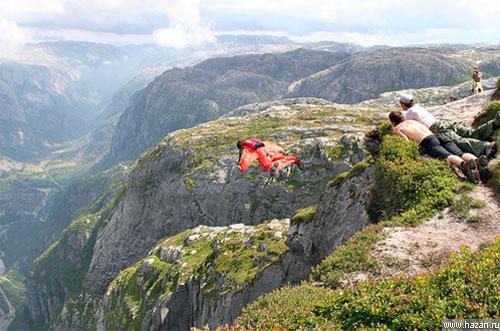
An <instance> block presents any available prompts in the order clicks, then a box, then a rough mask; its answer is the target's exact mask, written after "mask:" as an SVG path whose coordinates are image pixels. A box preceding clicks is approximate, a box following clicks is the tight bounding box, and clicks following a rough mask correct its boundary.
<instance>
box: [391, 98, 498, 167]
mask: <svg viewBox="0 0 500 331" xmlns="http://www.w3.org/2000/svg"><path fill="white" fill-rule="evenodd" d="M399 103H400V105H401V108H402V109H403V110H405V111H406V112H405V114H404V116H405V118H406V119H408V120H415V121H418V122H420V123H422V124H424V125H425V126H426V127H427V128H428V129H430V130H431V131H432V133H434V134H435V135H436V136H438V138H439V137H442V135H446V136H447V137H449V138H450V139H451V140H452V141H453V142H454V143H455V144H457V146H458V147H459V148H460V149H461V150H463V151H465V152H468V153H471V154H474V155H475V156H480V155H486V157H487V158H491V157H493V156H494V155H495V153H496V149H497V146H496V143H495V142H490V141H488V139H491V136H492V134H493V132H494V131H495V130H496V129H498V128H500V115H499V114H497V117H496V118H495V119H494V120H491V121H489V122H487V123H485V124H483V125H481V126H479V127H477V128H472V127H470V126H467V125H464V124H462V123H460V122H440V121H438V120H437V119H436V118H435V117H434V116H433V115H432V114H431V113H429V112H428V111H427V110H426V109H425V108H423V107H422V106H420V105H418V104H415V100H414V98H413V96H412V95H410V94H403V95H401V96H400V98H399Z"/></svg>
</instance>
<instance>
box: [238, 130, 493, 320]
mask: <svg viewBox="0 0 500 331" xmlns="http://www.w3.org/2000/svg"><path fill="white" fill-rule="evenodd" d="M388 131H389V130H388V127H382V129H381V132H382V133H383V134H382V135H383V136H384V137H383V142H382V148H381V151H380V155H379V157H378V158H377V159H376V161H375V167H376V168H375V169H376V170H375V173H376V185H375V194H374V199H373V201H372V204H371V206H370V210H371V212H372V214H373V215H374V216H375V217H380V218H381V219H382V222H380V223H379V224H376V225H372V226H369V227H367V228H366V229H364V230H363V231H360V232H358V233H357V234H355V235H354V236H353V237H352V238H351V239H350V240H348V241H347V243H346V244H344V245H343V246H341V247H340V248H338V249H337V250H336V251H335V252H334V253H333V254H332V255H331V256H329V257H327V258H325V259H324V261H323V262H322V263H321V264H320V265H318V266H317V267H316V268H315V269H314V270H313V274H312V276H311V282H310V283H305V284H303V285H302V286H299V287H287V288H284V289H282V290H278V291H275V292H273V293H272V294H269V295H267V296H264V297H261V298H260V299H259V300H257V302H256V303H254V304H252V305H250V306H248V307H247V308H245V310H244V314H243V315H242V316H241V317H240V318H239V319H238V320H237V323H240V324H243V325H245V326H252V327H255V326H258V325H265V326H267V327H269V326H279V325H281V326H286V327H290V328H292V329H294V328H299V327H319V326H327V327H336V328H354V327H361V326H372V327H380V326H383V327H389V328H395V329H408V328H419V327H421V326H422V325H426V327H429V328H435V327H440V325H441V324H440V323H441V318H444V317H447V318H453V317H460V318H464V317H470V318H472V317H483V318H485V317H492V316H494V314H495V313H494V312H497V311H498V294H499V292H498V285H497V283H498V281H497V280H498V279H497V277H498V274H497V272H496V271H497V267H498V266H497V265H496V263H497V262H495V260H494V259H495V258H496V261H498V257H499V249H500V241H497V242H496V243H495V244H493V245H492V246H491V247H490V248H488V249H487V250H485V251H482V252H481V253H478V254H477V255H478V256H473V255H472V254H471V253H469V252H467V251H463V252H462V253H461V255H459V257H456V258H454V259H452V262H450V265H448V266H447V267H446V268H445V269H443V270H441V271H438V272H435V273H433V274H429V275H426V276H422V277H417V278H395V279H388V280H382V281H375V282H373V281H367V282H361V283H360V285H359V286H358V287H352V288H347V289H344V290H342V289H337V290H335V289H336V288H338V287H339V286H341V287H342V286H343V284H344V281H345V280H347V279H348V278H349V277H350V276H351V275H354V274H356V273H359V272H370V273H371V274H372V275H376V274H377V272H378V270H379V269H380V264H381V263H391V261H377V260H375V259H374V258H373V257H371V256H370V254H369V252H370V251H371V249H372V248H373V247H374V245H375V244H376V243H377V242H378V241H380V240H381V239H382V238H383V236H384V235H383V231H382V229H383V228H384V227H386V226H394V225H404V226H415V225H418V224H421V223H422V222H423V221H425V220H427V219H428V218H429V217H431V216H432V215H434V214H435V213H436V211H437V210H440V209H442V208H443V207H446V206H450V205H451V206H452V207H453V208H455V209H457V210H460V209H463V208H464V206H463V205H464V203H463V202H464V199H463V196H464V194H463V193H462V194H461V195H460V197H461V198H459V199H457V200H456V201H455V196H456V194H457V193H459V192H464V191H466V190H467V189H470V188H471V186H470V185H468V184H467V183H462V182H460V181H459V180H458V179H457V177H456V176H455V174H453V173H452V172H451V170H450V169H449V168H448V167H447V166H446V165H445V164H444V163H442V162H439V161H436V160H430V159H422V158H420V157H419V154H418V147H417V146H416V145H415V144H413V143H409V142H405V141H403V140H401V139H397V138H396V137H394V136H392V135H389V134H387V133H388ZM335 182H337V183H335ZM332 184H334V185H341V184H342V181H340V182H339V181H334V182H333V183H332ZM473 202H474V201H472V202H471V203H473ZM459 205H460V206H459ZM468 205H470V207H473V206H472V204H468ZM465 207H466V206H465ZM453 208H452V209H453ZM302 213H303V212H299V213H298V214H299V215H300V214H302ZM474 259H479V260H480V263H479V264H478V266H477V268H476V267H473V268H467V269H464V271H463V272H462V273H461V272H460V270H458V269H457V267H456V266H457V265H461V266H463V265H465V263H467V262H470V261H472V260H474ZM492 259H493V260H492ZM492 261H493V262H492ZM476 272H477V273H479V275H480V277H479V279H480V281H473V282H471V276H473V275H475V273H476ZM448 275H451V276H450V277H448ZM440 279H444V283H442V284H441V283H438V282H437V280H440ZM318 282H319V283H318ZM318 284H322V285H323V286H326V287H316V286H315V285H318ZM457 284H466V288H465V289H461V290H454V288H455V287H457V286H458V285H457ZM483 287H484V288H487V287H488V288H490V289H491V290H490V291H488V292H487V293H481V296H479V297H474V296H475V295H476V294H474V293H478V294H477V295H479V293H480V292H481V291H482V289H483ZM304 295H307V296H308V298H309V299H308V300H307V302H306V301H303V300H302V296H304ZM470 295H472V297H471V296H470ZM429 297H436V298H439V300H437V301H436V302H435V303H434V304H429V300H428V298H429ZM283 298H286V300H285V299H283ZM288 303H290V304H288ZM297 305H299V306H297ZM424 322H425V323H427V324H424Z"/></svg>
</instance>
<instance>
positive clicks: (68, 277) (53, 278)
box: [29, 169, 125, 329]
mask: <svg viewBox="0 0 500 331" xmlns="http://www.w3.org/2000/svg"><path fill="white" fill-rule="evenodd" d="M121 171H123V170H116V169H112V170H110V171H108V172H107V173H100V174H98V175H97V176H91V177H89V178H87V179H86V180H85V181H83V182H82V184H81V187H86V186H87V185H89V187H92V182H93V181H95V180H103V179H106V176H110V178H112V180H111V183H110V184H109V185H107V186H106V189H105V190H104V191H103V192H102V193H101V194H100V195H99V196H98V197H97V198H96V199H95V200H94V201H92V202H91V203H90V204H89V205H87V206H85V207H83V208H81V209H79V210H77V211H76V212H75V213H74V216H75V218H74V220H73V221H72V222H71V224H70V225H69V226H68V227H67V228H66V229H65V230H64V231H63V232H62V234H61V237H60V239H59V240H57V241H56V242H54V243H53V244H52V245H51V246H50V247H49V248H48V249H47V250H45V252H43V254H41V255H40V256H39V257H38V258H36V259H35V260H34V261H33V268H32V271H31V272H30V273H29V281H30V283H31V284H33V285H35V286H39V287H43V288H44V291H45V293H49V295H50V296H51V300H52V304H53V305H54V308H53V311H52V312H53V316H51V317H55V316H57V315H58V313H59V312H60V309H61V308H62V305H63V304H64V303H65V302H66V301H67V300H70V299H71V298H72V297H73V296H75V295H77V294H79V293H80V291H81V288H82V285H83V281H84V277H85V273H86V272H87V270H88V267H89V265H90V261H91V258H92V253H93V249H94V244H95V241H96V237H97V231H98V230H99V229H100V228H101V227H102V226H104V225H105V224H106V223H107V221H108V220H109V218H110V217H111V215H112V212H113V210H114V209H115V208H116V206H117V205H118V202H119V201H120V200H121V199H122V198H123V196H124V194H125V187H124V186H125V183H124V181H123V180H121V174H122V172H121ZM81 187H80V188H81ZM32 322H33V325H35V326H36V328H41V329H44V328H46V327H47V326H48V323H49V322H50V321H45V320H35V321H32Z"/></svg>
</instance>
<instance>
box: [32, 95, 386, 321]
mask: <svg viewBox="0 0 500 331" xmlns="http://www.w3.org/2000/svg"><path fill="white" fill-rule="evenodd" d="M245 109H246V110H245V111H246V112H247V115H245V116H238V117H235V116H233V117H231V116H230V117H226V118H223V119H220V120H218V121H214V122H210V123H207V124H203V125H200V126H198V127H195V128H193V129H186V130H178V131H176V132H174V133H172V134H170V135H168V136H167V137H165V139H164V140H163V141H162V142H161V143H160V144H158V145H157V146H155V147H154V148H152V149H151V150H149V151H148V152H147V153H145V154H144V155H143V156H142V157H141V158H140V159H139V160H138V161H137V162H136V163H135V165H134V169H133V170H132V172H131V174H130V177H129V178H128V184H127V186H126V188H125V190H124V193H123V195H122V196H121V197H120V202H119V203H117V204H116V206H115V207H114V209H113V210H114V211H113V213H112V216H111V217H110V219H109V221H106V222H105V223H101V224H103V226H101V227H99V229H98V230H96V231H95V235H96V240H95V245H94V246H93V248H92V255H91V259H88V261H89V267H88V271H87V273H86V275H85V278H84V279H82V281H83V287H82V291H84V292H86V293H88V295H87V296H85V297H81V296H80V297H79V296H76V297H75V295H76V292H75V291H71V290H68V288H71V285H70V284H68V280H65V279H64V278H62V277H60V276H58V277H56V278H55V279H54V280H53V281H39V280H40V279H42V278H40V276H42V275H44V274H46V275H49V274H50V272H49V271H48V270H47V269H46V268H44V267H43V266H44V265H47V262H44V261H48V258H49V257H50V256H54V255H55V256H58V255H59V254H56V252H57V247H59V246H60V247H63V246H64V247H65V249H68V246H67V245H63V246H61V245H62V243H64V242H68V240H69V239H70V238H71V237H68V235H69V234H70V233H71V231H70V230H68V231H67V234H66V235H65V237H63V238H62V239H61V240H60V241H59V243H58V244H57V245H56V246H55V247H54V248H52V249H51V251H50V252H48V254H46V255H45V256H44V257H41V258H40V259H39V261H40V262H37V265H38V266H37V267H36V268H35V274H34V276H35V278H33V283H32V285H31V286H29V287H28V289H29V290H28V293H29V295H28V297H29V298H30V299H29V300H30V302H31V304H30V307H31V308H30V309H31V314H32V316H33V318H34V319H35V320H37V319H40V318H42V320H45V322H44V323H46V322H48V321H50V320H52V321H54V318H55V315H56V314H57V313H58V312H59V311H61V308H62V307H61V305H60V303H61V302H64V301H65V300H66V301H67V300H68V299H70V301H67V304H65V305H64V308H62V311H61V314H63V315H60V317H59V318H57V319H56V320H57V321H59V322H58V323H59V324H58V325H60V326H61V327H64V325H66V326H68V325H79V324H78V323H81V321H80V320H79V319H78V318H76V317H74V316H80V317H81V316H87V317H88V316H94V318H93V319H92V321H94V322H95V323H105V320H103V318H104V317H103V316H105V315H102V314H103V313H104V312H105V311H106V309H108V310H109V309H111V310H112V309H116V308H119V309H120V310H121V311H122V314H125V313H127V314H129V313H131V311H128V310H125V306H123V304H124V303H123V298H124V297H123V294H120V293H123V291H124V289H123V287H126V286H127V285H126V284H127V282H125V283H123V282H120V281H118V279H120V271H121V270H123V269H125V268H127V267H129V266H130V265H133V264H135V263H137V261H140V260H141V259H146V260H147V259H148V257H147V255H148V252H149V254H152V255H155V254H156V253H151V249H152V247H154V245H155V244H156V243H157V242H158V240H170V239H162V238H165V237H168V236H172V235H175V234H176V233H180V232H182V231H185V230H186V229H189V228H195V227H197V226H198V225H200V224H203V225H206V226H229V225H230V224H234V223H244V224H246V225H245V226H244V227H243V228H246V226H247V225H258V224H260V223H262V222H263V221H265V220H268V219H273V218H280V219H281V218H286V217H291V216H293V214H294V212H295V211H296V210H297V209H300V208H305V207H308V206H312V205H315V204H317V203H318V198H319V196H320V195H321V192H323V191H324V190H325V189H326V190H327V191H326V192H327V193H325V198H324V199H325V201H331V204H332V206H330V207H329V208H331V209H329V210H328V211H325V212H324V213H325V215H329V216H325V218H327V217H335V216H334V213H335V212H334V211H335V210H337V209H339V210H340V209H342V210H344V212H340V211H339V212H340V213H344V214H349V215H351V216H349V217H345V218H344V217H343V216H342V219H344V220H345V221H344V220H341V219H340V218H339V223H338V226H335V227H333V228H332V229H336V230H334V231H336V232H337V234H333V233H332V236H334V237H336V238H337V239H336V240H337V243H336V244H338V243H341V242H342V241H343V240H345V239H346V238H348V237H349V236H350V234H352V233H353V232H354V231H356V230H357V229H359V228H361V227H363V226H364V225H365V224H366V223H367V222H368V218H367V216H366V212H364V211H363V210H364V207H363V206H364V203H365V202H366V199H367V197H368V196H367V194H366V192H367V187H368V186H369V183H368V182H366V181H365V180H362V181H361V182H356V183H358V184H355V182H353V183H351V184H349V185H346V186H342V187H343V189H342V190H343V191H342V192H340V190H341V189H340V188H338V187H337V188H335V187H334V186H332V188H328V183H329V182H330V181H332V180H333V179H334V178H336V177H337V176H338V175H339V174H341V173H343V172H346V171H348V170H349V169H351V167H352V166H353V165H354V164H357V163H359V162H360V161H362V160H363V159H364V158H365V157H366V151H365V147H364V143H363V137H364V130H365V129H366V127H367V124H368V123H374V122H376V121H378V119H379V118H380V117H381V116H383V115H382V114H383V110H379V111H377V110H375V109H368V108H362V107H360V108H358V107H351V106H342V105H336V104H332V103H329V102H326V101H323V100H318V99H296V100H293V99H292V100H284V101H281V102H276V103H269V104H266V105H259V104H257V105H249V106H246V107H245ZM238 111H241V110H238ZM250 135H256V136H259V137H261V138H264V139H273V140H276V141H278V142H280V143H281V144H282V145H283V146H284V147H285V148H287V149H288V150H289V151H291V152H293V153H294V154H297V155H299V156H300V157H301V159H302V160H303V161H304V163H305V166H306V170H305V171H304V172H303V173H302V172H296V173H294V174H292V177H291V178H288V179H287V180H285V179H284V178H277V179H276V180H275V181H272V182H269V183H268V180H269V178H268V177H267V176H266V175H265V174H263V173H261V170H260V169H258V168H251V169H249V171H248V173H246V174H244V175H243V174H241V173H240V172H239V170H238V169H237V167H236V160H237V149H236V148H235V141H237V139H238V138H241V137H247V136H250ZM352 180H355V181H358V180H359V179H352ZM361 183H362V184H361ZM356 185H360V186H359V189H361V190H362V191H363V192H364V193H362V192H358V193H355V192H354V191H359V189H356ZM353 190H354V191H353ZM344 193H346V194H344ZM330 194H331V196H330ZM352 194H354V195H355V196H356V197H359V204H357V203H355V204H352V203H351V202H350V201H351V200H350V199H351V197H352ZM214 197H217V198H214ZM335 201H336V202H335ZM179 206H183V207H182V208H179ZM325 208H326V207H325ZM327 209H328V208H327ZM319 210H321V212H323V207H322V208H320V209H319ZM339 215H340V214H339ZM299 218H300V217H296V218H294V219H293V220H292V224H293V225H292V227H291V228H293V229H297V226H298V223H295V221H296V220H298V219H299ZM354 219H356V223H355V224H348V223H349V222H350V220H354ZM306 223H307V222H304V224H306ZM77 224H78V223H77ZM300 229H302V228H300ZM197 231H199V230H197ZM207 231H208V230H207ZM210 231H212V230H210ZM213 231H216V230H213ZM297 231H299V232H300V231H302V232H304V231H303V230H297ZM281 232H282V241H283V243H284V241H285V237H286V234H285V232H286V229H282V231H281ZM305 232H307V233H308V234H307V235H308V236H309V237H311V238H312V237H314V236H317V235H318V234H317V233H316V234H315V233H313V232H314V231H311V230H310V229H308V230H305ZM84 237H85V238H87V236H84ZM65 238H66V239H65ZM310 240H312V239H310ZM76 242H83V244H82V245H79V244H78V243H75V245H76V246H75V247H76V248H75V249H76V252H75V253H71V254H70V253H67V254H66V253H65V254H64V255H59V258H62V260H60V262H58V263H59V264H67V263H68V262H69V265H71V266H72V268H75V270H80V269H78V268H79V267H78V266H77V265H74V264H72V263H73V262H71V261H74V260H75V259H76V261H78V258H75V256H81V255H82V253H79V249H78V248H77V246H80V247H83V246H85V245H86V244H85V243H86V242H87V241H86V240H84V241H81V240H76ZM336 244H335V245H336ZM304 245H305V244H304ZM286 247H288V246H286ZM330 247H334V245H332V246H330ZM261 249H262V248H261ZM71 250H73V249H71ZM285 250H286V251H288V248H286V249H285ZM190 251H192V250H190ZM292 251H293V252H298V251H299V250H298V249H297V247H294V249H293V250H291V251H290V252H292ZM329 251H330V248H327V247H323V248H321V253H318V252H316V251H314V252H311V251H309V252H308V253H307V254H309V255H308V256H310V255H311V254H313V255H316V256H318V258H320V255H317V254H326V252H329ZM68 254H70V255H68ZM193 254H194V253H193ZM245 254H246V253H245ZM294 254H295V253H294ZM301 254H302V255H300V254H299V255H297V256H292V255H291V253H286V254H284V255H283V259H280V261H284V262H283V263H286V264H283V263H282V262H279V263H278V264H276V266H275V267H273V268H277V269H276V270H283V271H282V272H281V274H282V275H283V277H281V276H280V277H277V278H276V281H274V282H272V283H271V284H273V285H272V286H271V285H269V286H271V287H266V286H267V285H266V286H264V285H259V286H256V285H255V284H254V281H253V280H252V281H248V282H246V285H245V286H246V287H245V288H247V287H248V288H249V289H248V293H247V291H246V290H245V291H243V292H241V294H238V293H239V292H240V290H235V291H233V292H230V293H229V294H228V296H222V297H220V298H219V299H218V300H222V301H215V302H216V303H217V304H213V306H210V305H209V306H210V307H212V308H210V309H215V310H210V309H209V308H207V307H205V305H204V304H203V302H205V301H206V300H205V299H203V300H205V301H203V300H202V301H199V300H198V299H196V300H195V299H194V298H192V297H188V298H186V297H185V295H181V294H179V296H173V297H172V299H171V300H174V299H175V298H181V297H182V298H183V299H182V300H181V299H178V300H181V301H182V302H183V304H186V305H188V306H187V307H191V308H190V309H191V310H190V311H191V313H189V314H190V315H189V316H190V317H189V318H188V320H185V319H183V320H182V321H181V320H178V321H177V322H175V321H174V320H171V319H172V318H174V317H169V318H167V319H165V316H163V320H162V319H161V318H160V319H158V318H157V317H155V318H152V319H151V320H149V322H148V321H145V322H144V323H146V324H145V325H153V324H148V323H159V324H157V325H169V324H168V323H174V324H171V325H177V326H180V325H187V324H189V323H196V324H197V325H200V326H201V325H203V324H204V323H210V324H211V325H216V324H217V323H222V322H229V321H230V320H231V318H232V317H231V318H229V317H227V316H233V317H235V316H236V315H237V314H238V313H239V311H240V310H241V308H242V307H243V306H244V305H246V304H247V303H249V302H251V301H253V299H254V298H256V296H258V295H260V294H263V293H265V292H267V291H268V290H271V289H272V288H276V287H279V286H281V285H283V284H284V283H285V282H286V281H290V280H294V281H298V280H300V279H303V278H304V277H305V276H306V275H307V274H308V272H309V268H310V262H308V261H307V258H304V256H305V255H304V253H301ZM64 256H66V258H65V257H64ZM70 256H73V257H71V258H69V257H70ZM195 256H197V255H196V254H195ZM150 257H151V256H150ZM62 261H66V262H64V263H63V262H62ZM144 261H145V260H143V261H142V262H139V264H142V263H144ZM203 263H205V262H203ZM273 265H274V264H273ZM278 265H279V266H278ZM226 267H228V266H226ZM266 268H267V267H266ZM135 269H137V268H135ZM231 270H233V269H231ZM266 270H267V269H266ZM272 270H273V271H272V272H271V271H267V273H266V272H265V271H264V269H262V270H261V271H262V273H263V275H268V276H265V278H263V279H269V278H268V277H269V275H271V274H273V273H274V272H275V271H276V270H275V269H272ZM228 272H229V271H228ZM276 272H277V271H276ZM260 273H261V272H260V271H259V273H258V274H259V275H260ZM82 274H83V273H82ZM37 275H39V276H37ZM129 276H132V275H129ZM174 276H175V274H172V277H174ZM44 277H45V276H44ZM117 277H118V278H117ZM141 277H142V276H141ZM218 277H219V276H218ZM38 278H40V279H38ZM37 279H38V280H37ZM135 279H136V278H133V281H134V282H135ZM255 282H257V284H261V283H262V282H263V281H262V280H261V278H260V276H259V277H256V278H255ZM259 282H261V283H259ZM265 283H267V280H266V281H264V284H265ZM37 284H38V285H37ZM49 284H52V285H50V287H49ZM111 284H114V285H111ZM148 284H149V283H148ZM148 284H146V285H147V286H150V285H151V284H149V285H148ZM252 284H254V285H252ZM146 285H145V286H146ZM54 286H55V287H54ZM162 286H165V284H163V285H162ZM179 286H180V285H179ZM185 286H186V287H187V288H188V289H191V290H192V291H195V293H199V290H194V289H195V288H199V283H192V284H191V283H189V282H188V283H186V285H185ZM193 286H194V287H193ZM196 286H198V287H196ZM253 286H256V287H255V289H254V290H250V288H254V287H253ZM49 288H52V290H50V291H52V294H51V293H50V292H47V291H46V290H47V289H49ZM170 288H171V287H170ZM180 288H182V287H178V288H177V287H174V288H171V290H170V291H174V292H175V291H176V289H177V290H178V291H181V289H180ZM44 289H45V290H44ZM110 289H113V290H110ZM166 289H167V287H163V290H166ZM57 291H59V292H57ZM196 291H198V292H196ZM252 291H253V292H252ZM181 292H182V291H181ZM216 292H223V293H224V292H225V291H224V290H223V289H222V288H219V289H218V291H216ZM53 293H66V294H65V295H58V296H56V297H58V298H60V299H58V300H59V301H56V302H54V301H53V300H54V295H53ZM106 293H108V294H109V293H114V294H113V295H112V296H111V297H112V298H115V300H116V302H115V303H113V305H110V304H109V302H110V301H109V300H111V299H109V300H108V299H106V298H107V296H106ZM140 293H142V292H140ZM189 293H192V292H189ZM251 293H253V294H251ZM138 295H139V294H138ZM142 295H143V294H141V298H138V300H139V299H140V300H139V301H141V300H146V299H147V298H146V297H147V296H146V297H144V296H142ZM201 298H203V296H201ZM224 298H225V299H224ZM229 298H232V299H229ZM61 299H62V301H61ZM96 300H97V301H96ZM106 300H108V301H106ZM164 300H166V301H165V303H164V304H163V305H161V304H160V303H161V302H164ZM175 300H177V299H175ZM197 300H198V301H197ZM200 300H201V299H200ZM207 300H208V299H207ZM224 300H226V301H227V300H229V301H231V302H234V308H233V309H234V311H233V312H232V313H231V314H230V315H227V316H226V317H224V316H225V315H226V313H228V312H226V311H222V310H217V309H223V308H221V307H226V305H225V304H222V305H221V304H220V303H221V302H226V301H224ZM157 301H158V300H157V299H154V300H153V298H151V300H149V299H148V302H150V303H148V305H151V304H152V306H148V307H149V308H148V309H149V310H148V311H152V310H151V309H153V308H154V307H157V310H159V311H161V310H162V309H163V308H160V306H161V307H164V305H167V303H168V305H172V304H173V303H172V302H174V301H169V300H167V299H165V298H164V297H162V300H160V301H161V302H160V301H158V302H157ZM155 302H156V303H155ZM169 302H170V303H169ZM179 302H180V301H179ZM153 303H154V304H153ZM58 305H59V306H58ZM168 305H167V306H168ZM57 306H58V307H59V308H57V309H56V307H57ZM43 307H47V308H43ZM82 307H87V308H86V309H88V311H87V313H88V312H89V311H90V312H91V313H90V315H88V314H87V313H83V310H85V309H83V308H82ZM89 307H90V308H89ZM113 307H114V308H113ZM120 307H121V308H120ZM216 307H219V308H216ZM41 308H43V309H45V312H42V311H41V310H40V309H41ZM82 309H83V310H82ZM103 309H104V310H103ZM141 309H142V308H141ZM207 309H209V310H208V311H207ZM188 310H189V309H188ZM141 311H142V310H141ZM132 313H133V309H132ZM158 314H159V313H158ZM162 314H163V315H165V313H162ZM176 315H177V314H173V313H171V314H170V315H169V316H176ZM99 316H101V317H99ZM144 316H146V315H144ZM147 316H149V315H147ZM73 318H75V319H77V320H78V321H72V319H73ZM148 318H149V317H148ZM186 318H187V317H186ZM99 321H100V322H99ZM75 323H76V324H75ZM106 323H111V322H109V321H108V322H106ZM114 323H118V322H117V321H115V322H114ZM176 323H177V324H176ZM179 323H180V324H179ZM182 323H187V324H182ZM114 325H115V326H116V324H114ZM155 325H156V324H155Z"/></svg>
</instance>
